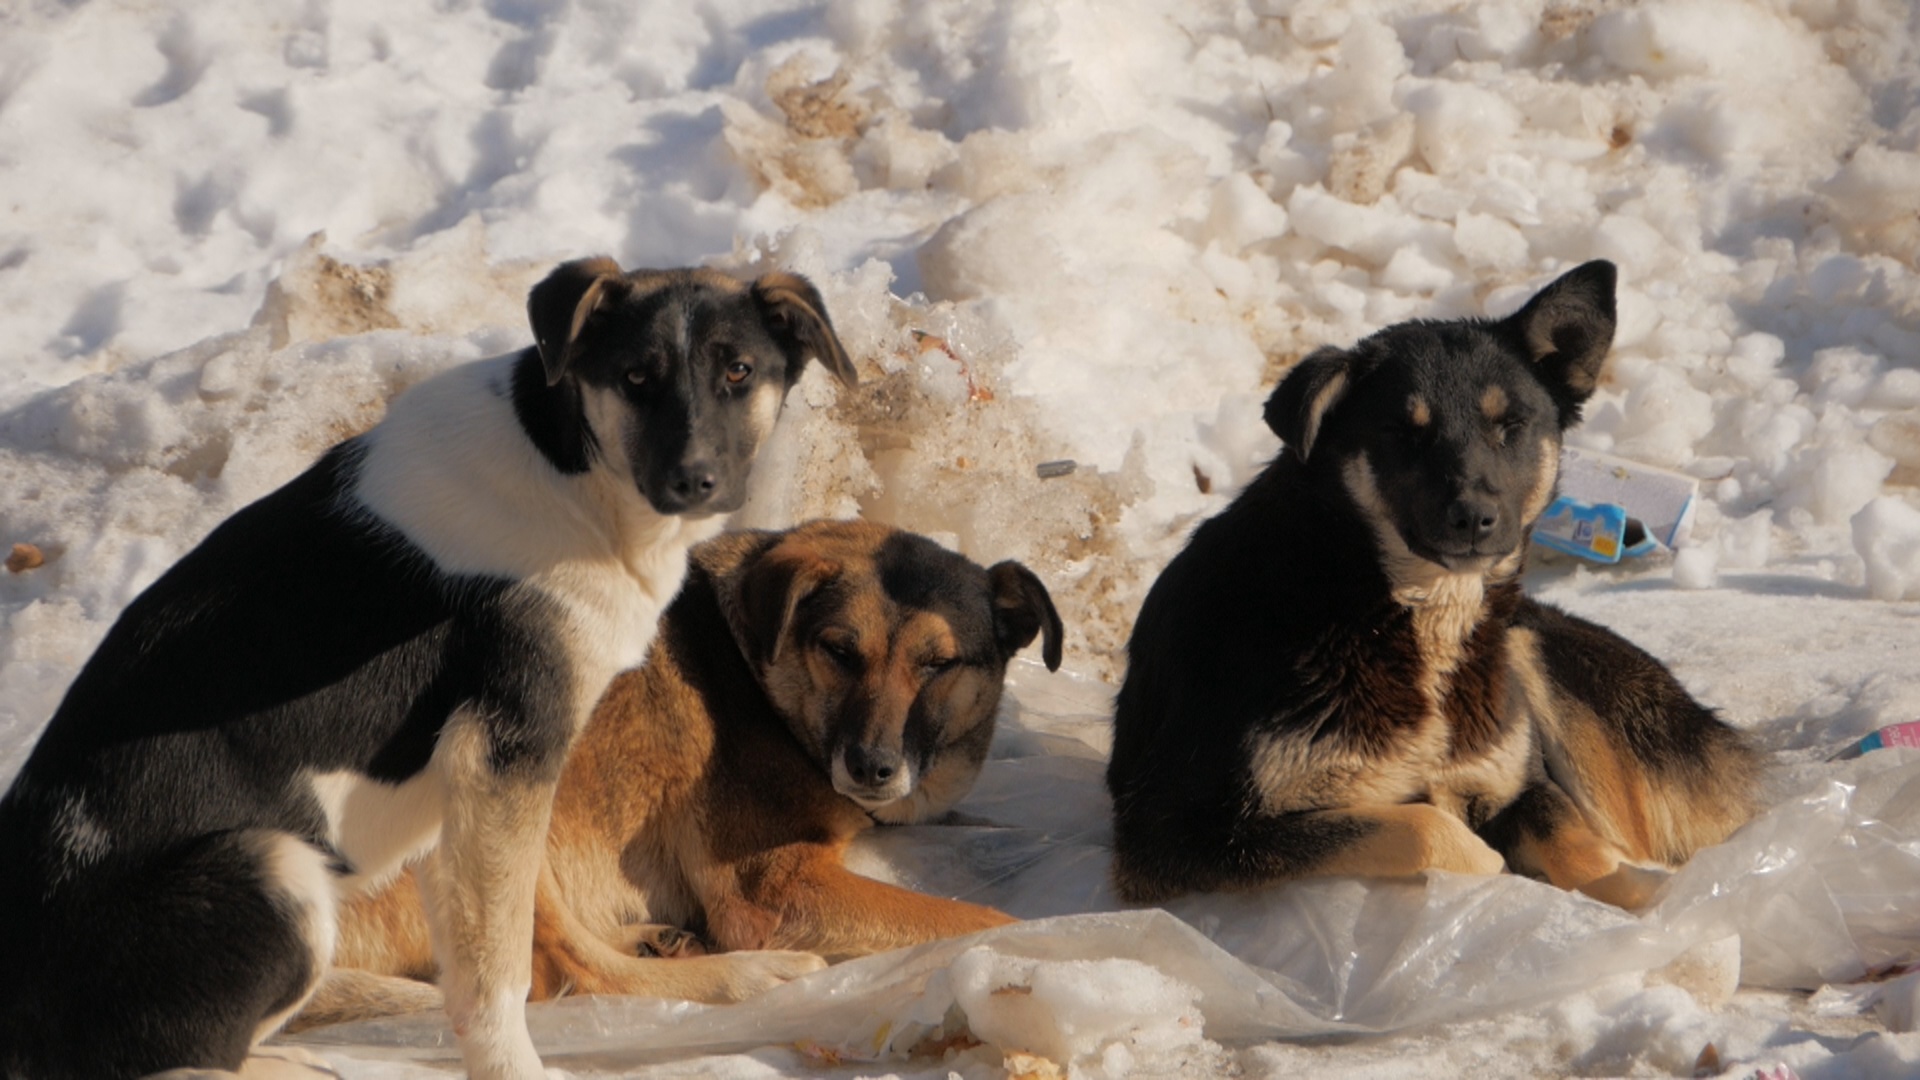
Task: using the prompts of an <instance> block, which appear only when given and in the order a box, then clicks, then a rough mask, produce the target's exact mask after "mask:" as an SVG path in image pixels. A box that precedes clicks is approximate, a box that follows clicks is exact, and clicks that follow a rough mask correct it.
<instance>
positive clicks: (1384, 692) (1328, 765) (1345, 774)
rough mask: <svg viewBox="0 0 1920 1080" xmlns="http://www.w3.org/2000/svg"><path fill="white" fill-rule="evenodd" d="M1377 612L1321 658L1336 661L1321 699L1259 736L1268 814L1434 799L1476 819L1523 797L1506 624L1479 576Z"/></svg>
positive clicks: (1522, 755) (1521, 729)
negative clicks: (1482, 810) (1475, 810)
mask: <svg viewBox="0 0 1920 1080" xmlns="http://www.w3.org/2000/svg"><path fill="white" fill-rule="evenodd" d="M1379 615H1380V617H1379V618H1378V619H1376V620H1370V621H1367V622H1366V623H1364V625H1362V626H1360V627H1357V628H1349V629H1348V630H1347V632H1346V633H1344V634H1343V635H1342V638H1343V640H1342V641H1339V642H1333V643H1328V644H1327V645H1326V646H1325V648H1324V649H1323V650H1321V651H1320V653H1319V655H1320V656H1322V657H1323V658H1326V659H1324V660H1323V662H1324V663H1325V664H1326V665H1327V666H1326V667H1325V668H1323V669H1320V670H1316V671H1310V672H1309V673H1308V678H1309V680H1311V681H1318V682H1320V683H1321V685H1322V686H1323V693H1320V694H1315V695H1313V697H1312V699H1311V700H1312V702H1313V704H1311V705H1310V706H1307V707H1306V711H1304V712H1299V713H1295V714H1293V715H1291V716H1288V717H1285V718H1283V720H1282V722H1281V723H1280V724H1278V725H1276V726H1275V727H1274V728H1272V729H1269V730H1266V731H1263V732H1261V733H1260V734H1258V735H1256V736H1255V737H1254V740H1253V742H1252V743H1251V745H1250V747H1249V749H1250V751H1251V761H1250V768H1251V773H1252V776H1251V779H1252V782H1253V787H1254V790H1255V791H1256V792H1258V793H1259V796H1258V797H1259V800H1260V803H1261V806H1262V808H1263V809H1265V810H1266V811H1267V812H1272V813H1283V812H1288V811H1294V810H1302V809H1314V808H1324V807H1327V806H1339V805H1355V804H1361V803H1376V804H1380V803H1384V804H1399V803H1406V802H1413V801H1429V802H1432V803H1434V804H1435V805H1438V806H1440V807H1442V808H1443V809H1447V810H1449V811H1450V812H1453V813H1455V814H1457V815H1459V816H1461V817H1463V818H1470V817H1472V816H1473V814H1472V812H1471V810H1470V808H1471V807H1474V806H1476V805H1482V804H1489V803H1492V804H1499V803H1503V802H1505V801H1507V800H1509V799H1510V798H1511V797H1512V795H1513V794H1514V793H1515V792H1517V791H1518V790H1519V784H1520V780H1521V778H1522V777H1523V775H1524V772H1525V763H1526V755H1527V750H1528V746H1529V743H1528V739H1527V731H1526V726H1525V724H1524V723H1522V722H1517V721H1516V719H1515V717H1516V712H1515V710H1514V709H1513V708H1512V705H1511V703H1510V702H1509V701H1508V700H1507V699H1508V687H1507V682H1508V679H1507V673H1506V664H1505V662H1504V655H1505V640H1504V627H1503V624H1502V623H1501V622H1500V621H1499V620H1498V618H1497V617H1495V616H1492V615H1491V614H1490V613H1489V611H1488V605H1487V603H1486V597H1485V595H1484V593H1483V591H1482V590H1481V589H1480V588H1479V587H1478V579H1472V580H1470V581H1466V582H1460V583H1457V584H1447V583H1441V587H1439V588H1436V589H1435V590H1433V591H1432V592H1430V593H1428V594H1426V595H1424V596H1422V597H1421V598H1419V602H1416V603H1409V602H1407V598H1404V597H1402V598H1399V599H1398V602H1396V603H1395V604H1393V605H1391V607H1390V609H1389V610H1386V611H1382V612H1380V613H1379ZM1311 666H1312V665H1311V663H1310V664H1309V667H1311ZM1304 704H1305V703H1304V702H1303V705H1304Z"/></svg>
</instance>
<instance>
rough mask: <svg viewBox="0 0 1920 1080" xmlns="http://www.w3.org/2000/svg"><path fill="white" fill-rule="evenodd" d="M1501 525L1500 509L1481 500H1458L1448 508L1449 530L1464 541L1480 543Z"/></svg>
mask: <svg viewBox="0 0 1920 1080" xmlns="http://www.w3.org/2000/svg"><path fill="white" fill-rule="evenodd" d="M1499 524H1500V508H1499V507H1498V506H1496V505H1494V504H1493V503H1491V502H1487V501H1484V500H1481V499H1457V500H1455V501H1454V503H1453V504H1452V505H1451V506H1448V507H1447V528H1448V529H1450V530H1451V531H1452V532H1453V534H1454V535H1455V536H1457V537H1459V538H1461V539H1464V540H1472V541H1474V542H1476V543H1477V542H1479V541H1481V540H1485V539H1486V538H1487V537H1489V536H1492V535H1493V530H1494V529H1495V528H1497V527H1498V526H1499Z"/></svg>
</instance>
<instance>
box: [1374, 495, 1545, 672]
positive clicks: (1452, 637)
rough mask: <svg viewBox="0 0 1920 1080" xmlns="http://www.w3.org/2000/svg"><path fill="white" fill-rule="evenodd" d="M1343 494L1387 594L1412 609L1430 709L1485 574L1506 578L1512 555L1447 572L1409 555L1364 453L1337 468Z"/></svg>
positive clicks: (1476, 615) (1475, 610) (1477, 606)
mask: <svg viewBox="0 0 1920 1080" xmlns="http://www.w3.org/2000/svg"><path fill="white" fill-rule="evenodd" d="M1343 479H1344V480H1345V481H1346V487H1347V493H1348V494H1349V495H1351V496H1352V497H1353V503H1354V505H1355V506H1356V507H1358V508H1359V509H1360V512H1361V513H1362V514H1364V515H1366V518H1367V524H1368V526H1369V527H1370V528H1371V529H1372V531H1373V535H1374V541H1375V542H1376V543H1377V544H1378V545H1379V547H1380V558H1381V564H1382V565H1383V566H1384V567H1385V568H1386V571H1387V580H1388V581H1390V582H1392V583H1393V598H1394V599H1395V600H1397V601H1399V603H1400V604H1401V606H1403V607H1407V608H1410V609H1412V611H1413V625H1414V633H1415V634H1416V635H1417V636H1418V637H1419V640H1420V646H1421V654H1422V655H1423V656H1424V657H1425V658H1426V661H1427V673H1428V677H1429V679H1430V682H1429V684H1428V685H1427V686H1426V687H1425V689H1426V691H1427V696H1428V697H1429V698H1430V699H1432V700H1433V701H1434V702H1435V704H1436V707H1437V706H1438V702H1439V699H1440V697H1441V695H1442V694H1444V693H1445V690H1446V685H1445V679H1446V677H1447V676H1448V675H1450V674H1452V673H1453V670H1454V669H1455V668H1456V667H1458V666H1459V664H1460V659H1461V657H1462V655H1464V652H1465V649H1466V643H1467V638H1468V637H1469V636H1470V635H1471V634H1472V633H1473V629H1474V627H1475V626H1477V625H1478V624H1479V621H1480V614H1481V611H1482V607H1483V605H1482V601H1483V599H1484V598H1485V595H1486V585H1487V580H1488V578H1489V577H1490V576H1497V577H1500V578H1504V577H1510V576H1511V575H1512V574H1513V573H1514V572H1515V571H1517V569H1518V566H1519V559H1518V557H1509V558H1508V559H1504V560H1501V561H1500V562H1499V563H1498V564H1495V565H1493V566H1492V567H1491V573H1489V572H1488V571H1486V570H1465V571H1456V570H1450V569H1448V568H1447V567H1444V566H1441V565H1440V564H1439V563H1436V562H1433V561H1431V560H1428V559H1423V558H1421V557H1420V556H1418V555H1415V554H1414V553H1413V551H1412V550H1411V549H1410V548H1408V547H1407V542H1406V541H1405V540H1403V539H1402V538H1401V536H1400V530H1399V529H1398V528H1397V527H1395V525H1394V523H1393V520H1392V518H1391V517H1389V516H1388V513H1387V504H1386V499H1385V498H1384V497H1383V496H1382V495H1381V494H1380V485H1379V482H1378V481H1377V480H1376V479H1375V478H1374V475H1373V466H1371V465H1369V464H1368V463H1367V459H1366V458H1365V457H1356V458H1353V459H1352V460H1350V461H1348V462H1347V464H1346V468H1345V470H1344V471H1343Z"/></svg>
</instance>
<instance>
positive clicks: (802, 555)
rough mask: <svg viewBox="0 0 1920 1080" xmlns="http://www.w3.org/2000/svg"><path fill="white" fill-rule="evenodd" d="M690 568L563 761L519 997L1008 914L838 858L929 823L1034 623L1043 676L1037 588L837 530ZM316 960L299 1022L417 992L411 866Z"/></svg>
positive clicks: (911, 543)
mask: <svg viewBox="0 0 1920 1080" xmlns="http://www.w3.org/2000/svg"><path fill="white" fill-rule="evenodd" d="M692 562H693V565H692V568H691V569H690V570H689V572H688V575H687V582H686V586H685V587H684V588H683V589H682V591H681V593H680V596H679V597H678V598H677V599H676V600H675V601H674V602H673V605H672V606H671V607H670V608H669V609H668V610H667V614H666V616H665V617H664V618H663V619H662V621H661V624H660V633H659V638H658V640H657V642H656V644H655V645H654V648H653V651H652V653H651V654H650V655H649V656H648V658H647V662H646V664H645V665H644V666H643V667H641V668H640V669H638V670H636V671H630V672H627V673H626V674H623V675H621V676H620V677H619V678H617V679H615V680H614V683H613V686H612V687H611V688H610V689H609V690H608V692H607V695H606V697H605V698H604V699H602V701H601V702H600V705H599V707H598V708H597V709H596V710H595V711H594V714H593V719H592V721H591V722H590V723H589V724H588V726H587V729H586V731H585V732H584V733H583V734H582V735H581V737H580V743H579V745H578V746H577V747H576V748H575V750H574V753H573V755H572V757H571V758H570V759H569V760H568V761H567V764H566V768H565V770H564V771H563V772H562V774H561V778H560V787H559V793H558V795H557V796H556V797H555V800H554V807H553V824H552V828H551V830H550V832H549V833H548V836H547V847H546V859H545V861H544V863H543V864H542V865H541V869H540V879H539V892H538V896H537V898H536V900H535V922H534V944H533V997H534V998H536V999H539V998H548V997H553V996H557V995H560V994H568V993H572V994H637V995H646V996H655V997H674V998H690V999H693V1000H696V1001H706V1002H727V1001H736V1000H739V999H740V998H743V997H746V996H748V995H750V994H753V993H756V992H758V991H760V990H762V989H764V988H766V987H768V986H770V985H773V984H775V983H778V982H780V981H783V980H785V979H789V978H792V977H794V976H797V975H800V974H804V973H806V972H808V971H812V970H815V969H817V968H819V967H821V966H822V963H821V960H820V959H819V957H826V958H828V959H841V958H844V957H852V956H861V955H865V954H868V953H874V952H881V951H884V950H887V949H892V948H898V947H900V946H904V945H912V944H918V943H920V942H924V941H929V940H932V939H935V938H941V937H950V936H953V935H957V934H965V933H970V932H973V931H976V930H984V929H988V928H991V927H994V926H999V925H1002V924H1004V923H1007V922H1010V921H1011V920H1010V919H1009V918H1008V917H1007V916H1005V915H1002V914H1001V913H1000V912H998V911H994V910H992V909H990V908H985V907H980V906H977V905H974V904H967V903H962V902H959V901H955V900H945V899H940V898H938V897H932V896H927V895H923V894H921V893H917V892H912V891H909V890H907V889H902V888H897V887H895V886H892V885H886V884H882V883H880V882H877V881H874V880H872V879H869V878H865V877H861V876H859V875H857V874H854V873H853V872H851V871H849V870H848V869H846V866H845V864H844V857H845V853H846V849H847V845H848V844H849V843H850V842H851V841H852V840H853V838H854V837H855V836H856V835H858V834H859V833H860V832H861V831H863V830H865V829H867V828H870V827H872V825H873V824H874V822H875V821H881V822H888V823H911V822H922V821H928V820H931V819H933V818H937V817H939V816H940V815H942V814H944V813H945V812H946V811H947V810H948V809H949V808H951V807H952V806H953V805H954V804H955V803H956V802H958V801H959V800H960V798H961V797H962V796H964V795H965V794H966V792H967V790H968V789H969V788H970V787H972V785H973V781H974V779H975V777H976V776H977V775H978V774H979V771H980V767H981V765H982V764H983V763H984V762H985V760H986V755H987V748H988V744H989V743H991V742H992V739H993V730H994V719H995V714H996V712H997V710H998V708H999V704H1000V695H1001V683H1002V679H1003V677H1004V675H1005V673H1006V666H1007V661H1008V660H1009V659H1010V658H1011V657H1012V656H1013V654H1014V653H1016V652H1018V651H1019V650H1020V649H1021V648H1023V647H1025V646H1026V645H1027V644H1028V643H1030V642H1031V641H1033V640H1034V638H1035V637H1036V636H1039V637H1040V638H1041V639H1042V642H1043V646H1042V655H1043V657H1044V658H1045V660H1046V663H1047V666H1048V667H1049V668H1057V667H1058V666H1059V664H1060V649H1061V624H1060V617H1059V615H1058V614H1057V613H1056V612H1055V610H1054V606H1053V601H1052V599H1051V598H1050V597H1049V596H1048V594H1047V590H1046V587H1045V586H1043V585H1042V584H1041V583H1040V580H1039V579H1038V578H1037V577H1035V576H1034V575H1033V573H1032V572H1031V571H1029V570H1028V569H1027V568H1026V567H1024V566H1022V565H1020V564H1019V563H1017V562H1011V561H1009V562H1002V563H998V564H996V565H995V566H993V567H991V568H982V567H980V566H978V565H976V564H974V563H972V562H970V561H968V560H967V559H965V558H963V557H961V556H959V555H956V554H954V553H953V552H950V551H947V550H945V549H943V548H941V547H939V546H938V545H936V544H934V543H933V542H932V541H930V540H927V539H925V538H923V537H919V536H915V535H912V534H910V533H904V532H899V531H896V530H893V529H889V528H886V527H883V526H880V525H874V524H869V523H865V522H858V521H817V522H812V523H809V524H806V525H802V526H800V527H798V528H796V529H793V530H791V531H789V532H784V533H768V532H741V533H730V534H727V535H725V536H722V537H720V538H719V539H716V540H712V541H709V542H708V543H706V544H703V545H701V546H700V547H698V548H696V549H695V550H694V553H693V559H692ZM681 927H690V928H692V929H693V931H694V933H696V934H697V935H698V936H699V937H700V938H703V939H705V941H706V942H708V943H711V944H712V945H713V946H715V947H717V948H718V949H721V950H725V951H724V952H723V953H721V954H719V955H699V953H700V952H701V951H703V950H702V949H701V947H700V946H698V945H697V944H695V943H694V942H693V941H692V939H690V938H689V937H688V935H687V934H686V933H684V932H682V931H681V930H680V929H679V928H681ZM757 950H798V951H791V952H789V951H757ZM816 954H817V955H816ZM335 964H336V967H335V970H334V971H333V972H332V973H331V974H330V975H329V977H328V979H327V981H326V984H325V985H324V986H323V987H322V989H321V991H320V992H319V993H318V994H317V995H316V996H315V998H314V1001H313V1002H312V1003H311V1004H310V1005H309V1006H308V1008H307V1011H306V1012H305V1013H304V1014H303V1015H302V1016H301V1017H300V1018H298V1020H297V1021H296V1024H297V1025H298V1026H313V1025H317V1024H322V1023H337V1022H341V1021H345V1020H352V1019H360V1018H365V1017H369V1016H376V1015H385V1014H391V1013H398V1012H409V1011H415V1010H418V1009H424V1008H431V1007H433V1006H434V1005H436V1004H437V1003H438V1000H439V998H438V992H437V991H436V990H434V988H433V987H432V986H430V985H428V984H427V983H426V982H424V981H415V980H430V979H432V978H433V977H434V975H435V965H434V959H433V952H432V949H431V947H430V942H429V939H428V933H427V921H426V916H425V913H424V912H423V910H422V905H421V901H420V897H419V895H418V891H417V888H416V886H415V879H414V877H413V875H407V876H404V877H402V878H400V879H398V880H396V881H395V882H394V883H393V884H392V885H391V886H390V887H388V888H385V889H382V890H380V891H378V892H375V893H371V894H368V895H365V896H362V897H359V898H356V899H354V900H352V901H350V902H348V903H347V904H346V905H344V907H343V908H342V912H341V919H340V944H339V947H338V949H337V950H336V952H335Z"/></svg>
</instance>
